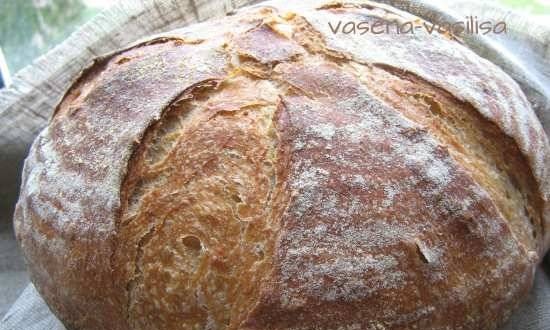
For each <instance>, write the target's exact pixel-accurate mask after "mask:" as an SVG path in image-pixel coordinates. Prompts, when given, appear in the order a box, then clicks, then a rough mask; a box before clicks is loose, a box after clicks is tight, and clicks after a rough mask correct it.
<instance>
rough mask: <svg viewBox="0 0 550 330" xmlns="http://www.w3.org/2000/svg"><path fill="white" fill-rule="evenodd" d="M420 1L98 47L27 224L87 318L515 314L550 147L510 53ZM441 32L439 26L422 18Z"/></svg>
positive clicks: (267, 9)
mask: <svg viewBox="0 0 550 330" xmlns="http://www.w3.org/2000/svg"><path fill="white" fill-rule="evenodd" d="M409 18H410V15H408V14H406V13H402V12H400V11H397V10H395V9H393V8H391V7H387V6H384V5H380V4H375V3H372V2H369V1H349V2H346V3H342V2H339V1H337V2H326V1H319V0H315V1H312V0H308V1H299V2H298V1H296V2H292V1H272V2H268V3H263V4H261V5H256V6H253V7H250V8H247V9H244V10H241V11H239V12H238V13H237V14H236V15H232V16H228V17H225V18H223V19H220V20H217V21H213V22H206V23H201V24H197V25H194V26H191V27H187V28H184V29H181V30H175V31H172V32H170V33H167V34H165V35H161V36H157V37H155V38H153V39H151V40H147V41H144V42H140V43H137V44H135V45H133V46H131V47H129V48H127V49H125V50H122V51H118V52H116V53H113V54H110V55H108V56H105V57H102V58H100V59H98V60H96V61H95V62H94V63H93V64H92V65H91V66H90V67H89V68H88V69H86V70H85V71H84V72H83V73H82V75H81V76H80V78H79V79H78V80H77V81H76V82H75V84H74V85H73V86H72V87H71V88H70V89H69V91H68V92H67V93H66V95H65V97H64V98H63V100H62V101H61V103H60V104H59V106H58V108H57V109H56V110H55V113H54V116H53V117H52V119H51V122H50V124H49V126H48V127H47V128H45V129H44V130H43V131H42V132H41V134H40V135H39V136H38V137H37V139H36V140H35V142H34V144H33V146H32V148H31V150H30V153H29V156H28V158H27V160H26V162H25V168H24V173H23V183H22V189H21V195H20V199H19V201H18V204H17V206H16V213H15V225H16V234H17V237H18V239H19V241H20V243H21V246H22V249H23V251H24V253H25V256H26V259H27V261H28V265H29V269H30V272H31V276H32V280H33V282H34V284H35V285H36V287H37V289H38V290H39V292H40V293H41V294H42V296H43V297H44V299H45V300H46V301H47V303H48V305H49V306H50V308H51V309H52V311H53V312H54V313H55V314H56V315H57V316H58V317H59V318H60V319H61V320H62V321H63V323H64V324H65V325H66V326H67V328H70V329H79V330H95V329H110V330H111V329H112V330H130V329H132V330H157V329H158V330H164V329H166V330H175V329H196V330H217V329H227V330H231V329H233V330H237V329H239V330H283V329H296V330H297V329H300V330H310V329H311V330H313V329H319V330H325V329H326V330H335V329H338V330H356V329H361V330H363V329H372V330H389V329H464V330H466V329H472V330H474V329H476V330H477V329H496V328H497V326H498V325H500V324H502V322H504V320H506V318H507V317H508V316H509V314H510V313H511V312H512V310H513V309H514V308H515V307H516V306H517V305H518V304H519V303H520V302H521V300H522V298H524V297H525V295H526V294H527V292H528V291H529V289H530V287H531V284H532V278H533V273H534V269H535V266H536V264H537V263H538V261H539V260H540V258H541V256H542V255H543V254H544V253H545V251H547V249H548V244H549V242H550V230H549V229H550V214H549V206H548V205H549V204H548V196H549V175H548V170H549V164H550V160H549V155H550V146H549V142H548V138H547V136H546V135H545V133H544V131H543V129H542V127H541V125H540V123H539V122H538V121H537V119H536V117H535V115H534V113H533V111H532V110H531V108H530V105H529V104H528V102H527V100H526V99H525V96H524V95H523V94H522V92H521V91H520V89H519V87H518V86H517V84H516V83H515V82H514V81H512V79H511V78H509V77H508V76H507V75H505V74H504V73H503V72H502V71H501V70H500V69H498V68H497V67H495V66H494V65H493V64H491V63H489V62H488V61H486V60H484V59H482V58H480V57H478V56H476V55H475V54H474V53H472V52H471V51H470V50H468V49H467V48H465V47H463V46H462V45H461V44H460V43H459V42H457V41H455V40H452V39H450V38H449V37H448V36H445V35H439V34H432V35H428V34H427V32H425V31H424V30H422V29H419V30H417V31H416V33H415V34H414V35H411V34H399V35H397V34H391V33H390V34H381V35H369V34H365V35H353V34H347V35H343V34H334V33H333V32H332V31H331V30H330V26H329V25H328V22H331V23H332V24H335V23H336V22H338V21H343V22H346V21H357V20H362V21H365V20H366V21H369V20H373V19H384V20H388V21H395V20H404V19H409ZM423 31H424V32H423Z"/></svg>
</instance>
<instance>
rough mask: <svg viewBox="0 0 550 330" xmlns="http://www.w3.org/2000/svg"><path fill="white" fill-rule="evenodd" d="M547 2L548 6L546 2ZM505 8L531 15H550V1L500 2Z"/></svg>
mask: <svg viewBox="0 0 550 330" xmlns="http://www.w3.org/2000/svg"><path fill="white" fill-rule="evenodd" d="M545 1H546V4H544V2H545ZM498 2H500V3H501V4H502V5H503V6H506V7H510V8H513V9H516V10H520V11H523V12H526V13H529V14H536V15H549V14H550V1H548V0H498Z"/></svg>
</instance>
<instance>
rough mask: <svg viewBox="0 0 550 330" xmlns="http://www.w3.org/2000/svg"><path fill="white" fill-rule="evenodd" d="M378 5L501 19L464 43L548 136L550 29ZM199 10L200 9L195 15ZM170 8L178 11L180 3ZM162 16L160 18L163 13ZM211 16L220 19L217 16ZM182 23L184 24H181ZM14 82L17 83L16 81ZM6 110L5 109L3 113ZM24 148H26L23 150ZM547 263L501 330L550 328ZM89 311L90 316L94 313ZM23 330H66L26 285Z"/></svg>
mask: <svg viewBox="0 0 550 330" xmlns="http://www.w3.org/2000/svg"><path fill="white" fill-rule="evenodd" d="M188 2H190V3H192V5H193V8H194V9H195V18H196V19H197V20H201V19H203V18H206V17H207V16H212V15H203V16H202V17H201V13H200V12H199V11H200V9H201V6H198V5H197V4H195V2H194V1H188ZM252 2H254V1H238V0H228V1H225V3H224V7H223V9H222V10H223V11H229V10H233V9H234V8H236V7H240V6H242V5H244V4H246V3H252ZM381 2H385V3H388V4H391V5H393V6H395V7H398V8H400V9H402V10H406V11H408V12H410V13H412V14H415V15H417V16H420V17H422V18H424V19H426V20H428V21H431V22H433V23H439V24H443V23H446V22H456V21H464V17H465V16H468V15H475V16H478V17H480V18H483V19H493V20H495V21H500V20H504V21H505V22H506V24H507V34H506V35H498V36H497V35H490V36H489V37H483V36H479V35H465V36H464V38H463V40H464V43H465V44H466V45H467V46H468V47H470V48H471V49H472V50H474V51H475V52H476V53H478V54H479V55H481V56H483V57H485V58H487V59H489V60H491V61H492V62H494V63H495V64H497V65H499V66H500V67H501V68H502V69H503V70H504V71H506V72H507V73H508V74H509V75H510V76H512V78H514V79H515V80H516V81H517V82H518V83H519V85H520V86H521V88H522V89H523V91H524V92H525V94H526V95H527V97H528V99H529V101H530V102H531V104H532V105H533V109H534V110H535V112H536V113H537V115H538V116H539V119H540V120H541V122H542V124H543V126H544V127H545V130H546V132H547V133H549V132H550V101H549V100H550V26H549V25H548V24H545V23H544V22H543V21H542V20H536V19H532V18H528V17H526V16H522V15H518V14H513V13H511V12H509V11H506V10H502V9H499V8H496V7H494V6H491V5H488V4H479V3H476V2H473V1H449V2H446V3H445V4H442V3H440V2H436V1H429V0H428V1H403V0H401V1H398V0H383V1H381ZM134 5H135V4H134ZM170 5H171V4H170V3H168V2H167V1H165V0H148V1H144V2H142V3H141V4H140V5H139V6H142V7H143V8H138V9H139V10H142V11H144V12H145V13H147V10H149V9H147V8H167V7H169V6H170ZM197 7H198V9H199V11H197ZM132 8H133V7H132ZM144 8H145V9H144ZM133 10H135V8H133ZM174 10H181V3H180V5H179V7H178V8H174ZM157 14H159V13H157ZM160 14H161V15H162V13H160ZM214 14H216V15H218V14H220V13H214ZM221 14H223V13H221ZM547 19H548V17H547ZM100 21H101V19H96V23H98V22H100ZM548 21H550V19H548ZM134 22H135V23H132V22H131V21H127V22H125V24H126V25H125V26H126V29H127V28H128V26H130V27H132V24H143V23H142V22H141V23H140V22H139V20H135V19H134ZM187 23H189V22H187ZM182 25H185V24H183V23H182ZM163 27H164V28H166V29H165V30H169V29H173V28H175V27H177V23H176V24H175V25H174V22H171V23H170V24H166V25H165V26H162V25H160V26H157V27H156V28H155V31H154V32H159V31H162V30H163ZM137 37H139V35H137ZM118 46H120V45H117V44H116V43H113V48H115V47H118ZM92 55H93V54H92ZM92 55H88V56H92ZM47 56H48V55H47ZM79 59H80V60H82V59H84V60H85V59H86V57H83V56H80V57H79ZM84 63H85V61H83V63H82V64H80V66H81V67H83V65H84ZM31 69H32V68H31ZM77 70H78V67H77V68H73V71H77ZM29 71H30V69H29V70H27V72H26V73H27V74H29ZM24 73H25V72H24ZM15 81H17V77H16V79H15ZM67 81H68V80H67ZM25 93H26V95H27V96H29V95H30V96H31V99H32V96H34V100H36V99H37V98H39V97H41V96H40V95H38V94H36V95H33V91H30V92H28V91H27V92H25ZM54 96H58V95H54ZM2 97H3V94H2V93H0V101H2ZM4 104H6V102H4ZM12 104H13V103H12ZM6 108H7V106H6ZM2 110H6V109H2V103H1V102H0V116H1V115H2V113H3V112H2ZM8 110H14V109H13V107H12V109H8ZM15 110H18V109H15ZM35 111H36V109H35ZM48 111H51V109H49V108H48V107H45V110H43V112H44V113H43V115H44V118H47V116H48V115H49V112H48ZM6 112H7V111H4V113H6ZM44 123H45V120H44V121H43V122H40V121H38V124H36V126H37V127H30V128H29V129H28V131H30V132H33V130H34V131H38V130H39V129H40V125H43V124H44ZM33 125H34V124H33ZM0 135H1V134H0ZM1 138H2V136H0V139H1ZM21 141H22V143H23V144H24V143H28V142H29V141H28V139H27V140H25V139H22V140H21ZM25 148H26V145H24V146H23V148H22V149H25ZM549 166H550V164H549ZM548 259H549V258H548V256H547V258H546V261H545V262H543V263H542V264H541V265H540V266H539V268H538V270H537V273H536V277H535V283H534V286H533V289H532V290H531V293H530V295H529V297H528V299H527V300H526V301H525V302H524V303H523V304H522V305H521V307H520V308H519V309H518V310H517V311H516V312H515V313H514V314H513V315H512V316H511V318H510V319H509V320H508V322H507V323H506V325H505V326H504V327H503V328H502V330H550V261H549V260H548ZM0 285H1V284H0ZM90 312H91V313H93V311H90ZM23 329H24V330H62V329H65V328H64V327H63V325H62V324H61V322H59V320H57V318H56V317H55V316H54V315H53V314H52V313H51V312H50V310H49V309H48V307H47V305H46V304H45V302H44V301H43V300H42V298H41V297H40V295H39V294H38V293H37V291H36V289H35V288H34V286H33V285H32V284H29V285H28V286H27V288H26V289H25V290H24V291H23V293H22V294H21V296H20V297H19V298H18V299H17V301H16V302H15V303H14V304H13V306H12V307H11V309H10V310H9V311H8V313H7V314H6V315H5V316H4V318H3V319H2V321H1V322H0V330H23Z"/></svg>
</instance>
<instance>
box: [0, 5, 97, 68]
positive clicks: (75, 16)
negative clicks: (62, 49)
mask: <svg viewBox="0 0 550 330" xmlns="http://www.w3.org/2000/svg"><path fill="white" fill-rule="evenodd" d="M96 11H97V10H94V9H92V8H89V7H87V6H85V5H84V4H83V2H82V0H0V47H2V50H3V52H4V54H5V57H6V61H7V63H8V67H9V68H10V71H11V72H12V74H13V73H15V72H16V71H18V70H19V69H21V68H23V67H24V66H25V65H27V64H29V63H30V62H31V61H32V60H33V59H35V58H36V57H38V56H40V55H41V54H43V53H45V52H46V51H48V50H49V49H50V48H52V47H53V46H54V45H56V44H57V43H59V42H60V41H62V40H63V39H65V38H66V37H68V35H69V34H70V33H71V32H72V31H73V30H74V29H75V28H76V27H77V26H79V25H80V24H82V23H83V22H85V21H86V20H87V19H89V18H90V17H91V16H93V15H94V14H95V12H96Z"/></svg>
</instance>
